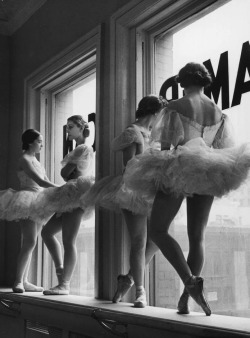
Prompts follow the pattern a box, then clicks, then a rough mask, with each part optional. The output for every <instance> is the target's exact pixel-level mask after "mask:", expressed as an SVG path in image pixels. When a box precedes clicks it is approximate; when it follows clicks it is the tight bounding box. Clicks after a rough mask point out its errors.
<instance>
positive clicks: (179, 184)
mask: <svg viewBox="0 0 250 338" xmlns="http://www.w3.org/2000/svg"><path fill="white" fill-rule="evenodd" d="M249 167H250V143H244V144H242V145H240V146H237V147H232V148H224V149H213V148H210V147H208V146H207V145H206V144H205V142H204V141H203V139H202V138H195V139H192V140H190V141H189V142H187V143H186V144H185V145H183V146H178V148H177V149H174V150H169V151H167V150H165V151H160V150H153V149H151V150H149V151H146V152H145V153H143V154H141V155H138V156H136V157H135V158H133V159H132V160H130V161H129V162H128V164H127V166H126V170H125V173H124V182H125V185H126V186H127V188H129V189H132V190H134V191H136V192H137V193H142V194H143V193H146V194H147V195H150V194H151V195H153V194H155V193H156V191H157V190H161V191H163V192H166V193H169V192H171V193H174V194H176V195H183V196H192V195H193V194H199V195H212V196H216V197H222V196H223V195H225V194H227V193H229V192H230V191H232V190H235V189H237V188H239V186H240V185H241V184H242V183H243V182H244V181H246V179H247V177H248V175H249Z"/></svg>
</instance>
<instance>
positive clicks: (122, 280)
mask: <svg viewBox="0 0 250 338" xmlns="http://www.w3.org/2000/svg"><path fill="white" fill-rule="evenodd" d="M133 284H134V281H133V279H132V278H131V277H129V275H119V276H118V277H117V289H116V292H115V295H114V297H113V299H112V302H113V303H119V302H120V301H121V300H122V297H123V296H124V295H125V294H126V293H127V292H128V291H129V290H130V288H131V287H132V286H133Z"/></svg>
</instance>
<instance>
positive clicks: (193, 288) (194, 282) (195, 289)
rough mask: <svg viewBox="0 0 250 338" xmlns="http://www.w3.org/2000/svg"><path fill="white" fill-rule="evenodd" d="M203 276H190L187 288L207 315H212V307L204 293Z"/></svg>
mask: <svg viewBox="0 0 250 338" xmlns="http://www.w3.org/2000/svg"><path fill="white" fill-rule="evenodd" d="M203 281H204V280H203V278H201V277H195V276H192V277H190V278H189V280H188V282H187V284H185V288H186V290H187V292H188V293H189V294H190V296H191V297H192V298H193V299H194V300H195V301H196V303H197V304H198V305H200V306H201V308H202V310H203V311H204V312H205V314H206V316H210V315H211V313H212V312H211V309H210V307H209V304H208V302H207V300H206V298H205V296H204V293H203Z"/></svg>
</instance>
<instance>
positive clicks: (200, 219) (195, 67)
mask: <svg viewBox="0 0 250 338" xmlns="http://www.w3.org/2000/svg"><path fill="white" fill-rule="evenodd" d="M177 82H179V83H180V85H181V87H183V88H184V92H185V96H184V97H183V98H180V99H178V100H173V101H171V102H170V103H169V104H168V106H167V107H166V108H165V109H164V110H163V111H162V113H161V114H160V115H159V116H158V118H157V121H156V123H155V125H154V126H153V130H152V133H151V136H152V138H153V139H154V140H155V141H159V142H161V148H162V151H158V150H155V151H152V152H151V153H144V154H141V155H139V156H136V157H135V158H134V159H133V160H131V161H130V162H129V163H128V165H127V167H126V171H125V173H124V182H125V185H126V187H127V188H128V189H129V188H131V189H134V191H135V192H137V193H138V194H143V193H144V194H145V193H146V192H147V191H148V192H154V190H155V191H156V197H155V200H154V204H153V208H152V214H151V219H150V234H151V238H152V239H153V241H154V242H155V244H156V245H157V246H158V247H159V248H160V250H161V252H162V253H163V255H164V256H165V257H166V259H167V260H168V261H169V262H170V263H171V264H172V265H173V267H174V268H175V270H176V271H177V273H178V274H179V276H180V278H181V280H182V281H183V283H184V291H183V294H182V295H181V297H180V300H179V303H178V312H179V313H181V314H187V313H189V307H188V300H189V297H190V296H191V297H192V298H193V299H194V300H195V301H196V302H197V303H198V304H199V305H200V306H201V307H202V309H203V311H204V312H205V313H206V315H208V316H209V315H210V314H211V310H210V307H209V304H208V303H207V301H206V299H205V295H204V292H203V278H201V277H200V274H201V272H202V267H203V264H204V237H205V229H206V226H207V222H208V217H209V213H210V210H211V207H212V203H213V200H214V196H217V197H221V196H223V195H225V194H226V193H228V192H229V191H230V190H234V189H237V188H238V187H239V186H240V185H241V184H242V182H244V180H245V179H246V178H247V175H248V171H249V167H250V144H248V143H245V144H242V145H240V146H234V140H233V134H232V129H231V126H230V123H229V120H228V117H227V116H226V115H225V114H222V112H221V110H220V109H219V108H218V107H217V105H216V104H215V103H214V102H213V101H212V100H210V99H209V98H208V97H207V96H206V95H204V93H203V88H204V86H207V85H209V84H210V83H211V76H210V74H209V73H208V71H207V69H206V68H205V67H204V66H203V65H202V64H198V63H193V62H192V63H188V64H187V65H186V66H185V67H183V68H182V69H181V70H180V72H179V74H178V76H177ZM170 148H171V149H170ZM185 197H186V200H187V234H188V240H189V253H188V257H187V260H186V259H185V257H184V255H183V252H182V250H181V247H180V246H179V244H178V243H177V241H176V240H175V239H174V238H173V237H172V236H171V235H170V233H169V228H170V225H171V223H172V221H173V219H174V218H175V216H176V214H177V212H178V211H179V209H180V206H181V204H182V202H183V199H184V198H185Z"/></svg>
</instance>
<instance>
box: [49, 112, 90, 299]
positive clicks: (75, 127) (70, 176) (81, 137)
mask: <svg viewBox="0 0 250 338" xmlns="http://www.w3.org/2000/svg"><path fill="white" fill-rule="evenodd" d="M67 132H68V138H69V140H75V141H76V148H75V149H74V150H73V151H71V152H70V153H69V154H68V155H66V156H65V158H64V159H63V161H62V169H61V175H62V177H63V178H64V180H65V181H66V182H67V183H66V184H65V191H64V190H63V188H62V189H60V190H59V191H58V194H57V195H56V194H55V193H53V194H52V195H51V197H50V199H48V196H46V200H47V203H48V204H50V205H51V207H52V208H54V209H55V207H54V204H56V209H57V211H58V212H57V213H56V214H55V215H54V216H53V217H52V218H51V219H50V221H49V222H48V223H47V224H46V225H45V226H44V227H43V229H42V238H43V240H44V242H45V244H46V246H47V248H48V250H49V252H50V254H51V257H52V259H53V261H54V264H55V268H56V275H57V278H58V285H56V286H54V287H52V288H50V289H48V290H45V291H44V294H45V295H68V294H69V292H70V280H71V277H72V275H73V272H74V268H75V265H76V261H77V249H76V238H77V234H78V231H79V229H80V225H81V222H82V220H84V219H85V220H86V219H88V218H89V217H91V215H92V213H93V211H94V208H93V207H91V208H84V210H83V209H82V208H81V203H80V198H81V197H83V196H84V194H85V193H86V192H87V191H88V189H89V188H90V187H91V186H92V185H93V183H94V178H93V176H92V167H93V148H92V147H89V146H87V145H86V144H85V141H86V138H87V137H88V136H89V134H90V130H89V125H88V123H87V122H86V121H84V119H83V117H82V116H81V115H73V116H71V117H69V118H68V120H67ZM58 204H60V205H61V206H60V208H59V207H58ZM59 231H62V238H63V247H64V258H62V252H61V245H60V243H59V241H58V240H57V238H56V236H55V235H56V234H57V233H58V232H59Z"/></svg>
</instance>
